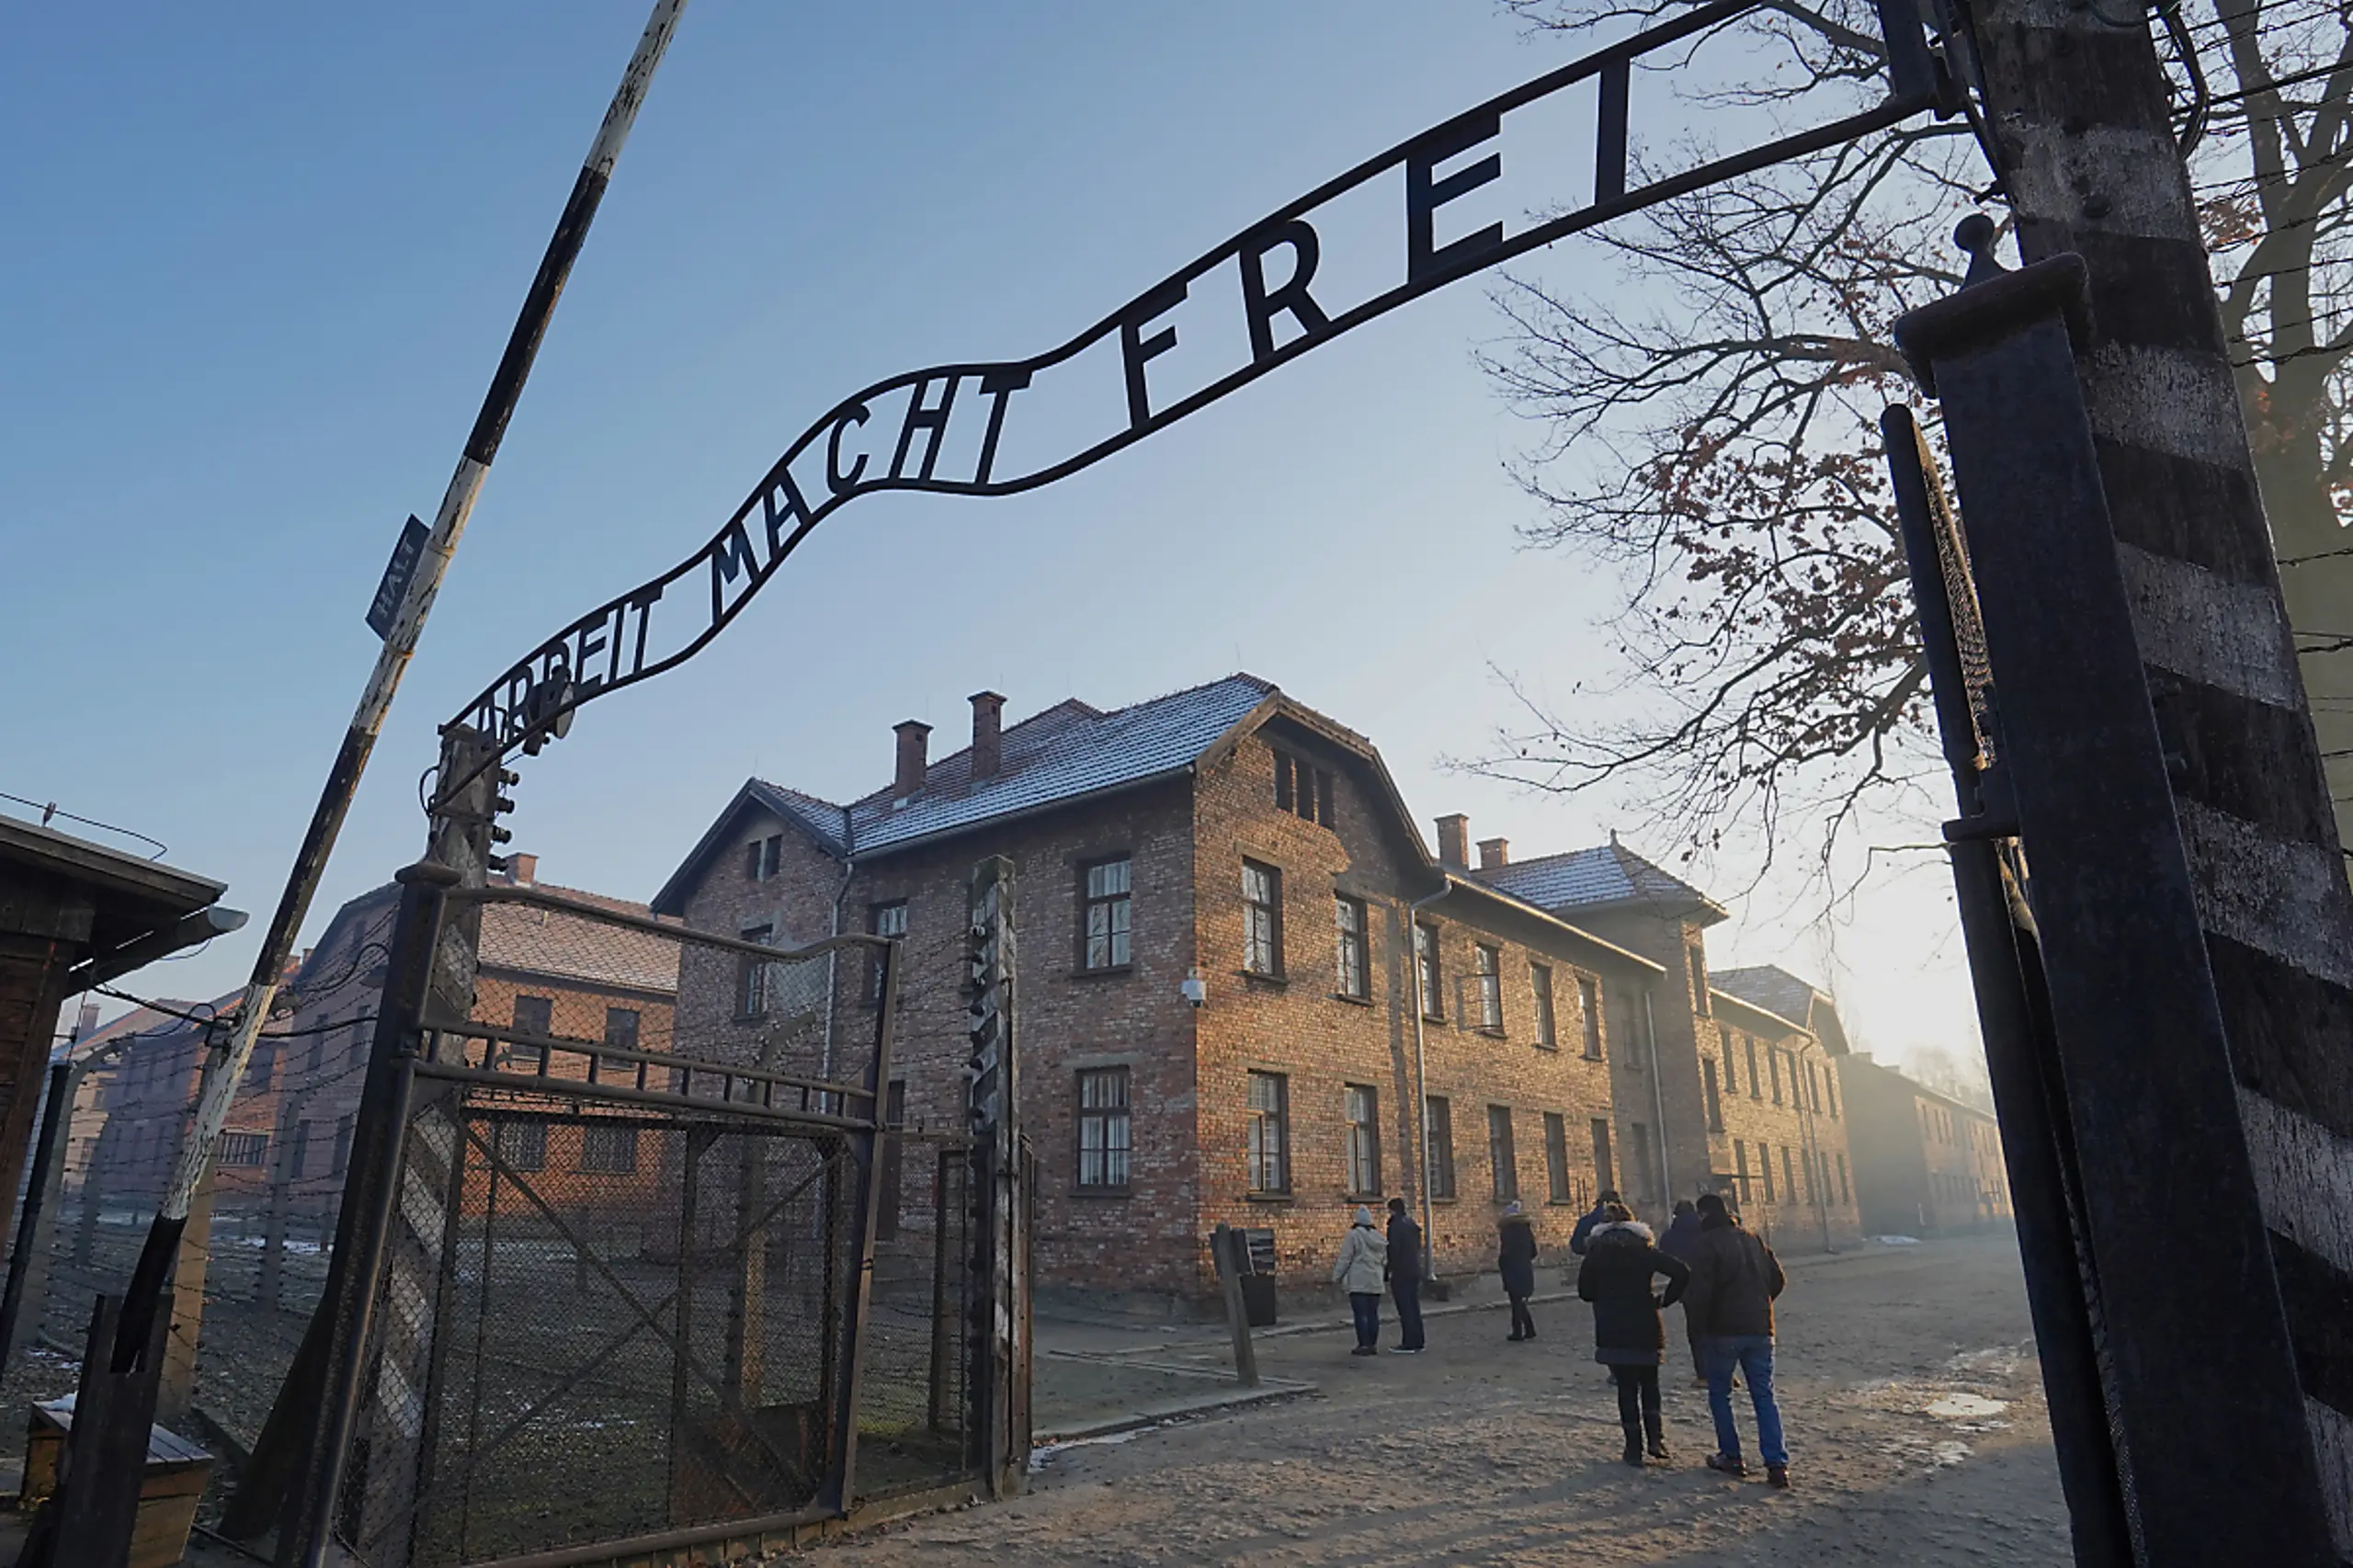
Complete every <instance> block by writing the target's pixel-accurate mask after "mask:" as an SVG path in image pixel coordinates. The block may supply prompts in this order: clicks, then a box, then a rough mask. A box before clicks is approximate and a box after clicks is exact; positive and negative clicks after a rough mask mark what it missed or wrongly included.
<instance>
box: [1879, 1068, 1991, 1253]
mask: <svg viewBox="0 0 2353 1568" xmlns="http://www.w3.org/2000/svg"><path fill="white" fill-rule="evenodd" d="M1847 1082H1848V1093H1849V1096H1850V1097H1851V1100H1852V1104H1853V1108H1854V1117H1855V1138H1854V1148H1855V1159H1856V1162H1857V1164H1858V1165H1859V1168H1860V1170H1861V1171H1862V1173H1863V1181H1864V1187H1863V1191H1864V1203H1863V1223H1864V1225H1865V1226H1866V1227H1867V1228H1868V1229H1869V1230H1870V1232H1871V1233H1872V1234H1874V1235H1913V1236H1935V1235H1949V1234H1952V1233H1955V1232H1960V1231H1976V1230H1984V1229H1986V1228H1988V1227H1990V1226H1995V1225H2006V1224H2008V1223H2010V1222H2011V1211H2010V1188H2009V1171H2008V1167H2007V1166H2006V1165H2004V1164H2003V1162H2002V1130H2001V1128H2000V1127H1999V1126H1997V1125H1996V1124H1995V1120H1994V1119H1993V1117H1992V1116H1990V1115H1988V1114H1987V1113H1986V1112H1984V1111H1983V1110H1980V1109H1978V1108H1976V1107H1975V1106H1972V1105H1970V1104H1968V1103H1967V1102H1965V1101H1962V1100H1957V1099H1955V1098H1953V1097H1952V1096H1950V1095H1946V1094H1939V1093H1938V1091H1936V1090H1934V1089H1931V1088H1929V1087H1928V1086H1927V1085H1925V1084H1918V1083H1915V1082H1914V1081H1913V1080H1911V1079H1910V1078H1907V1077H1905V1076H1904V1074H1901V1073H1898V1072H1897V1071H1895V1069H1893V1067H1886V1066H1882V1065H1881V1064H1880V1063H1879V1062H1873V1061H1872V1060H1871V1059H1870V1057H1868V1056H1858V1057H1855V1058H1853V1059H1852V1060H1851V1061H1850V1062H1849V1063H1848V1071H1847Z"/></svg>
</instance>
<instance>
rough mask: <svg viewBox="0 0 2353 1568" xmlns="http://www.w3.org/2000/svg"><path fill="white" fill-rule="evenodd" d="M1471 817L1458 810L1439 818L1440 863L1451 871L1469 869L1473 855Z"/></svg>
mask: <svg viewBox="0 0 2353 1568" xmlns="http://www.w3.org/2000/svg"><path fill="white" fill-rule="evenodd" d="M1470 842H1471V819H1470V818H1469V817H1466V816H1464V815H1462V814H1461V812H1456V813H1455V814H1454V815H1452V816H1450V817H1440V818H1438V864H1439V865H1441V866H1444V867H1445V868H1446V869H1448V870H1449V871H1467V870H1469V869H1471V857H1470V855H1469V854H1468V853H1467V850H1468V846H1469V845H1470Z"/></svg>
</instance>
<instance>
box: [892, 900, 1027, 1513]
mask: <svg viewBox="0 0 2353 1568" xmlns="http://www.w3.org/2000/svg"><path fill="white" fill-rule="evenodd" d="M1013 898H1014V883H1013V862H1012V861H1010V860H1007V859H1006V858H1003V857H1002V856H994V857H991V858H988V859H986V860H983V861H982V862H981V863H980V864H979V865H978V866H977V867H975V868H974V869H973V871H972V898H971V903H970V909H971V937H972V941H971V963H972V985H971V997H972V1004H971V1012H970V1035H971V1039H972V1056H971V1059H970V1062H969V1063H968V1069H967V1071H968V1074H969V1077H970V1084H969V1091H968V1095H967V1104H968V1105H969V1107H970V1117H971V1126H972V1141H973V1144H974V1148H973V1157H974V1175H975V1178H976V1179H975V1180H974V1182H973V1184H972V1185H973V1202H974V1208H975V1223H974V1225H973V1229H972V1242H973V1273H972V1281H973V1284H974V1286H975V1287H976V1289H975V1290H974V1292H973V1298H972V1301H973V1321H972V1357H971V1360H970V1363H969V1365H970V1368H971V1372H970V1376H971V1381H972V1400H973V1421H972V1433H973V1438H974V1441H975V1442H976V1443H977V1445H978V1452H977V1455H976V1458H977V1459H978V1460H979V1462H980V1464H981V1466H982V1468H983V1471H985V1472H986V1474H987V1477H988V1485H989V1492H990V1494H991V1495H992V1496H1002V1495H1003V1494H1004V1493H1005V1490H1006V1462H1007V1460H1008V1459H1010V1458H1011V1457H1012V1456H1010V1455H1009V1454H1008V1453H1007V1451H1006V1450H1007V1448H1008V1446H1009V1437H1010V1432H1009V1426H1010V1423H1009V1421H1008V1419H1007V1417H1008V1415H1010V1409H1009V1394H1010V1387H1009V1385H1010V1383H1011V1381H1012V1376H1013V1368H1014V1363H1015V1355H1014V1352H1015V1348H1016V1346H1015V1345H1014V1343H1013V1341H1014V1333H1015V1330H1014V1324H1013V1321H1012V1309H1013V1305H1014V1303H1013V1301H1012V1299H1011V1298H1012V1290H1011V1275H1012V1273H1013V1268H1014V1257H1013V1248H1012V1241H1013V1236H1012V1228H1013V1226H1012V1221H1013V1215H1012V1209H1013V1205H1014V1202H1015V1200H1016V1199H1017V1197H1018V1187H1019V1181H1018V1179H1017V1176H1016V1175H1015V1170H1014V1161H1015V1158H1016V1156H1017V1153H1018V1149H1019V1143H1018V1142H1017V1132H1016V1129H1015V1125H1014V1124H1015V1118H1016V1114H1017V1110H1016V1108H1017V1098H1016V1096H1017V1094H1018V1092H1019V1078H1018V1062H1019V1056H1018V1037H1017V1035H1016V1033H1015V1007H1016V1006H1017V996H1018V990H1017V983H1016V979H1015V975H1016V964H1015V956H1014V954H1015V939H1014V928H1013ZM878 1114H879V1108H878ZM1019 1457H1020V1459H1021V1461H1022V1463H1023V1464H1024V1466H1025V1467H1026V1465H1027V1464H1028V1461H1029V1456H1028V1455H1027V1454H1023V1455H1021V1456H1019Z"/></svg>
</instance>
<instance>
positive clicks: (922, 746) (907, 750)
mask: <svg viewBox="0 0 2353 1568" xmlns="http://www.w3.org/2000/svg"><path fill="white" fill-rule="evenodd" d="M891 733H892V734H895V735H897V736H898V737H899V771H898V774H897V776H896V777H894V778H892V780H891V798H892V800H895V801H904V800H905V799H906V798H907V797H908V796H910V795H912V794H914V793H915V791H916V790H920V789H922V788H923V776H924V774H925V773H926V771H927V770H928V769H929V768H930V766H931V760H930V749H931V726H930V725H929V724H926V723H925V722H923V721H922V720H920V719H909V720H906V721H904V722H901V723H897V724H893V725H892V726H891Z"/></svg>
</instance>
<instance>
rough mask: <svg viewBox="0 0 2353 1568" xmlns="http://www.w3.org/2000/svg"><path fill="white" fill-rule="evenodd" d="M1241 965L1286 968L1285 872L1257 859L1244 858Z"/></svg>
mask: <svg viewBox="0 0 2353 1568" xmlns="http://www.w3.org/2000/svg"><path fill="white" fill-rule="evenodd" d="M1242 967H1243V968H1244V969H1245V970H1248V971H1250V972H1251V973H1252V974H1266V975H1279V974H1281V973H1282V971H1283V874H1282V873H1281V872H1280V871H1278V870H1276V869H1274V868H1273V867H1272V866H1261V865H1260V864H1258V862H1256V860H1245V861H1243V862H1242Z"/></svg>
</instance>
